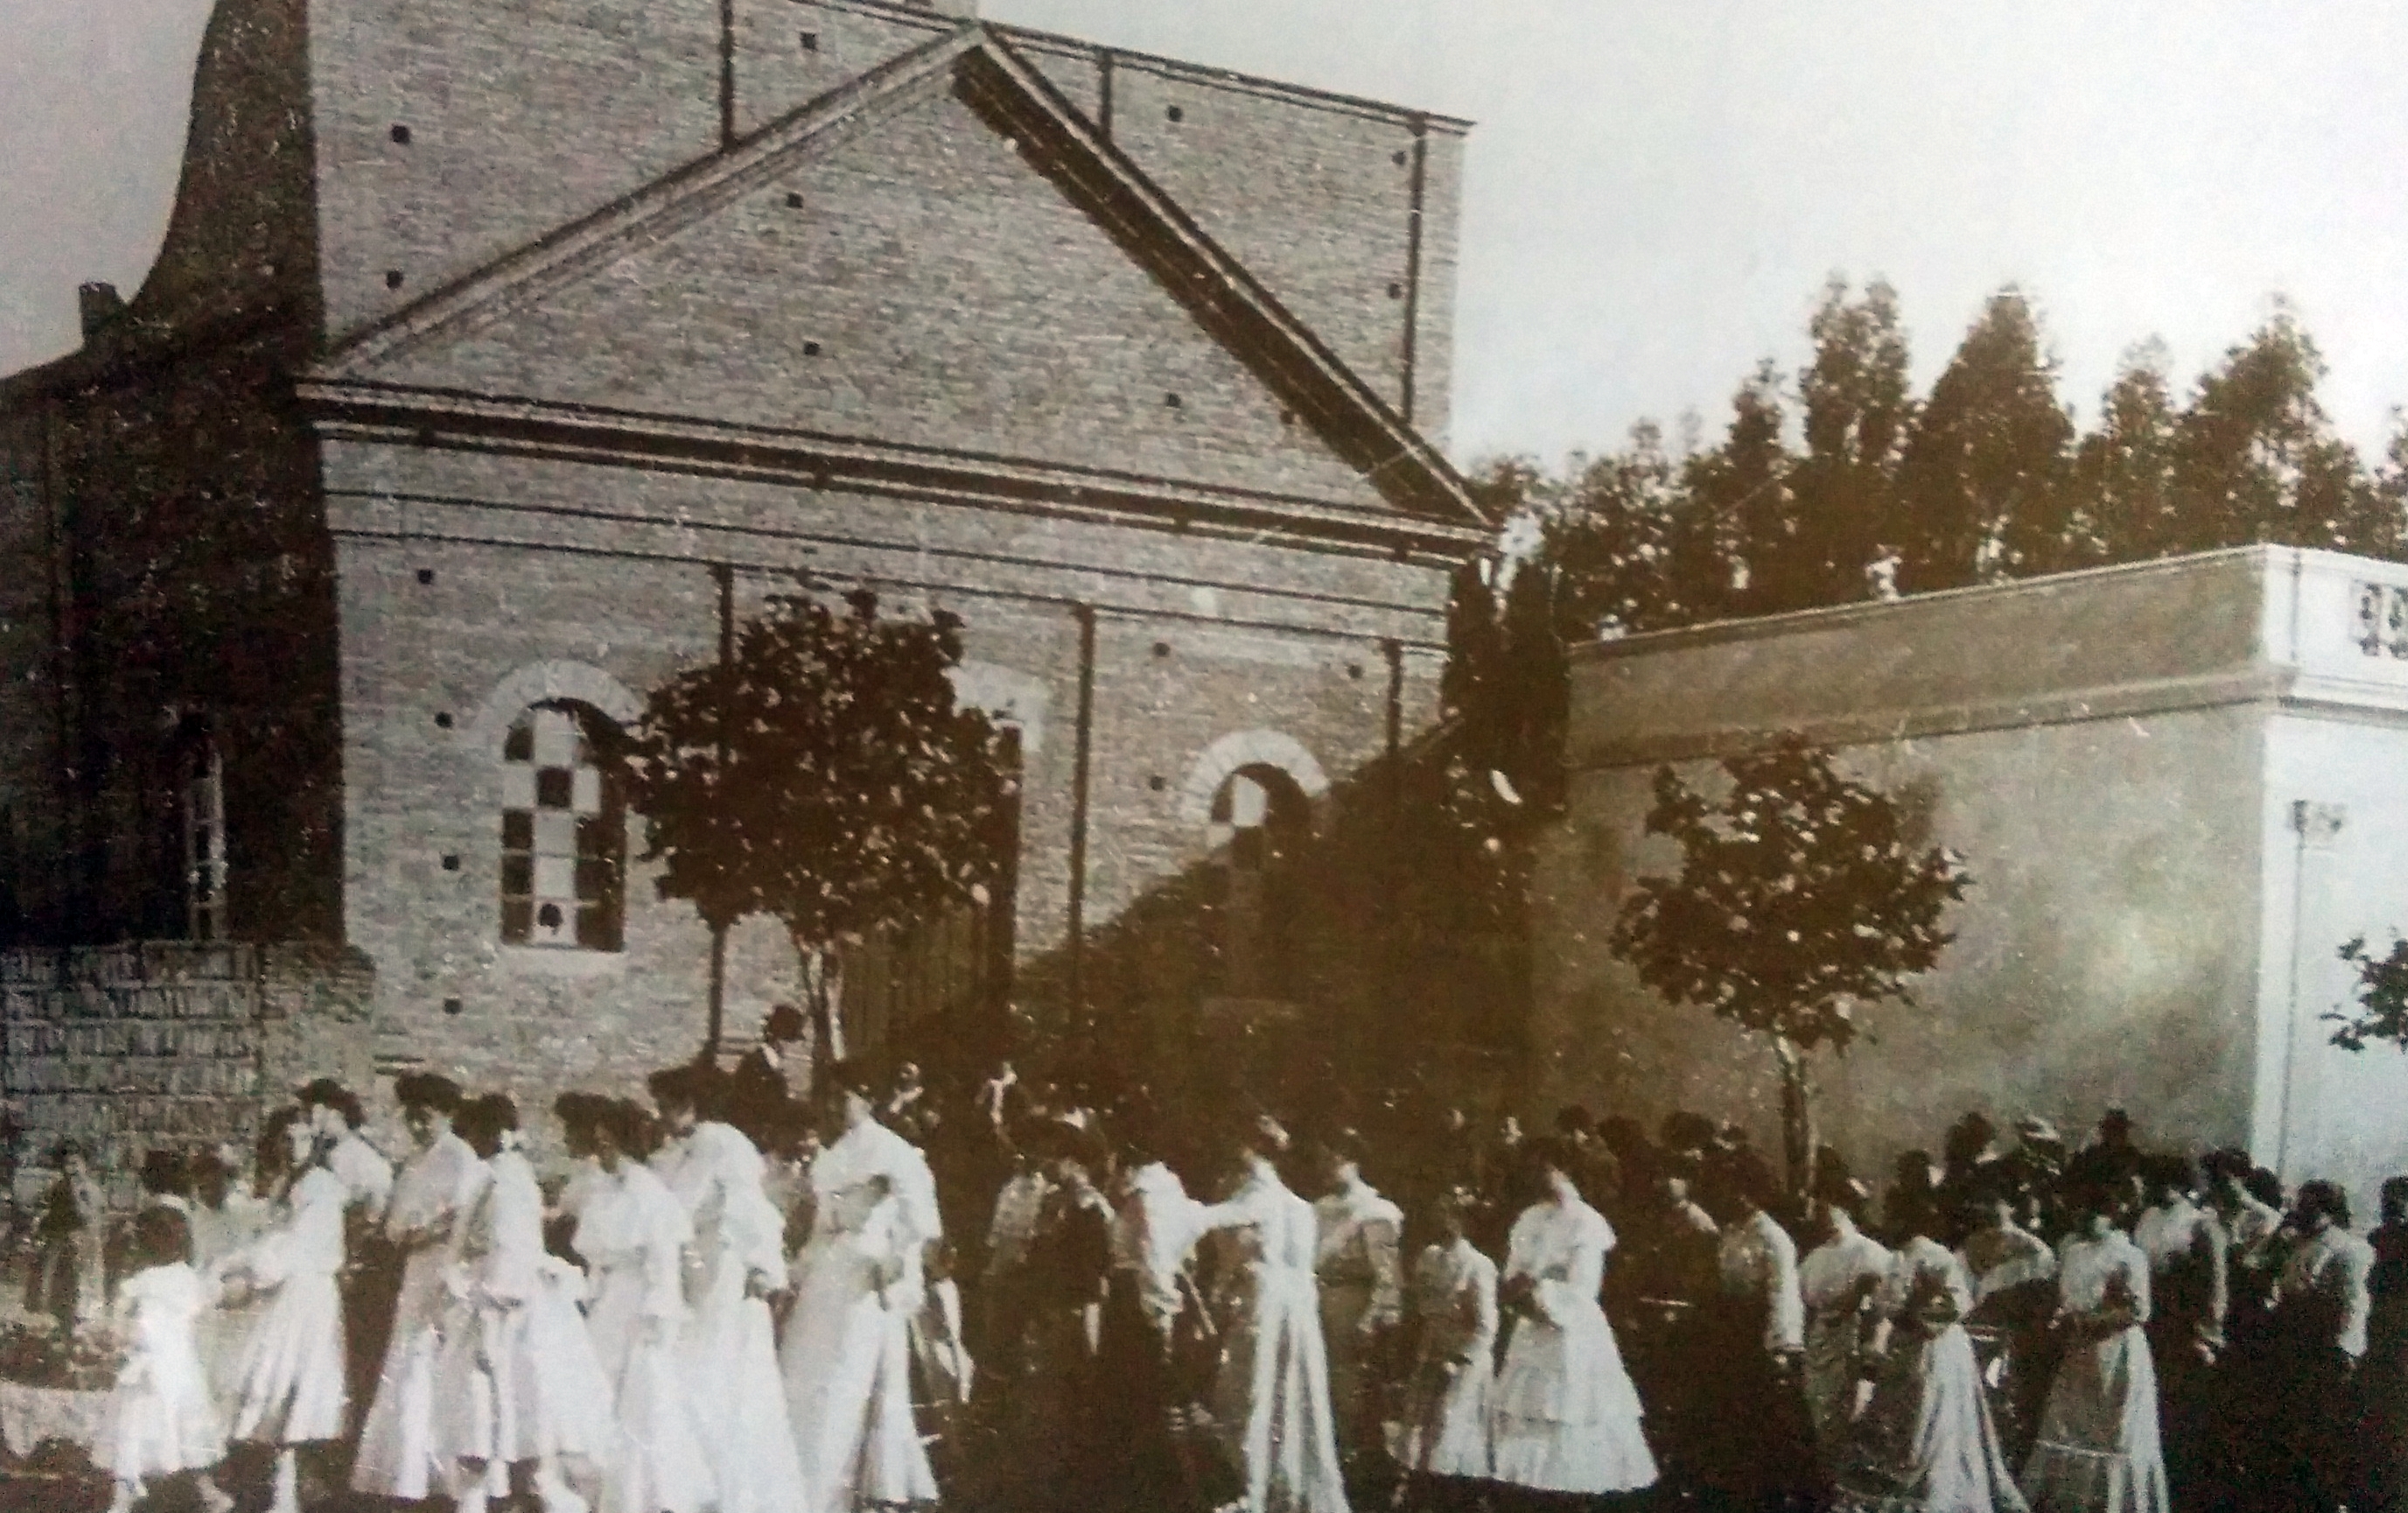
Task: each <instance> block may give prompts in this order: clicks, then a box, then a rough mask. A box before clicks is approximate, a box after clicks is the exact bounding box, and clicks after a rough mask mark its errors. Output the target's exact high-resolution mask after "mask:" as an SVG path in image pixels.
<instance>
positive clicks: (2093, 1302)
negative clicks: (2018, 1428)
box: [2023, 1190, 2171, 1513]
mask: <svg viewBox="0 0 2408 1513" xmlns="http://www.w3.org/2000/svg"><path fill="white" fill-rule="evenodd" d="M2075 1203H2076V1222H2077V1226H2078V1227H2077V1228H2076V1229H2075V1231H2074V1233H2073V1236H2072V1237H2071V1239H2069V1240H2067V1241H2066V1242H2065V1245H2064V1246H2063V1248H2062V1249H2061V1251H2060V1252H2059V1254H2058V1260H2057V1330H2058V1332H2059V1333H2061V1334H2062V1335H2063V1336H2064V1353H2063V1355H2062V1357H2061V1359H2060V1360H2059V1361H2058V1362H2057V1376H2056V1377H2055V1379H2054V1380H2053V1381H2051V1383H2050V1384H2049V1390H2048V1402H2047V1405H2046V1406H2044V1407H2043V1408H2042V1410H2041V1416H2040V1440H2039V1443H2038V1444H2036V1445H2034V1446H2033V1447H2032V1452H2031V1456H2030V1458H2029V1459H2028V1460H2027V1461H2026V1462H2025V1463H2024V1474H2023V1492H2024V1497H2025V1499H2026V1501H2028V1502H2029V1503H2030V1504H2031V1506H2032V1509H2033V1513H2166V1510H2167V1508H2168V1507H2169V1506H2171V1498H2170V1497H2169V1494H2168V1491H2167V1488H2166V1468H2165V1458H2164V1455H2163V1453H2162V1450H2161V1448H2160V1445H2159V1441H2158V1431H2157V1370H2156V1367H2155V1365H2154V1364H2153V1362H2151V1360H2150V1357H2149V1340H2148V1336H2147V1334H2146V1333H2143V1326H2144V1325H2146V1324H2147V1323H2148V1321H2149V1258H2148V1257H2146V1256H2144V1255H2143V1254H2142V1253H2141V1248H2140V1246H2136V1245H2134V1244H2133V1243H2132V1242H2131V1241H2130V1240H2129V1239H2128V1238H2127V1237H2126V1236H2125V1234H2124V1233H2123V1232H2122V1231H2120V1230H2118V1229H2116V1228H2115V1223H2114V1199H2113V1198H2112V1197H2111V1196H2110V1195H2109V1194H2108V1193H2106V1192H2105V1191H2103V1190H2094V1191H2090V1192H2087V1193H2083V1194H2080V1195H2078V1196H2077V1198H2076V1200H2075Z"/></svg>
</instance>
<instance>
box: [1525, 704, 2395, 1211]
mask: <svg viewBox="0 0 2408 1513" xmlns="http://www.w3.org/2000/svg"><path fill="white" fill-rule="evenodd" d="M2262 728H2263V715H2262V714H2261V713H2258V712H2257V711H2256V710H2254V709H2252V708H2250V707H2247V706H2240V707H2235V708H2230V709H2225V710H2211V711H2200V712H2186V713H2173V714H2165V715H2158V716H2152V717H2145V718H2119V719H2112V720H2086V721H2079V722H2073V723H2066V724H2057V725H2047V726H2034V727H2027V728H2020V729H1999V730H1986V731H1979V732H1973V733H1969V734H1965V735H1957V736H1946V737H1939V738H1931V739H1926V740H1920V741H1909V742H1898V743H1893V744H1889V745H1884V746H1863V747H1853V748H1848V749H1846V750H1845V751H1844V752H1843V756H1842V767H1843V769H1844V770H1846V771H1849V772H1850V773H1851V774H1852V775H1856V776H1858V777H1861V778H1864V779H1867V780H1870V781H1871V782H1873V783H1874V784H1876V785H1879V786H1881V787H1882V788H1884V789H1885V790H1887V791H1889V792H1892V793H1894V794H1898V795H1899V796H1901V797H1902V798H1903V799H1904V800H1906V801H1907V803H1908V804H1909V805H1910V806H1911V807H1912V808H1914V809H1915V810H1918V811H1920V812H1921V813H1922V814H1924V815H1925V816H1926V822H1925V823H1926V825H1927V828H1928V837H1929V839H1930V840H1931V841H1934V842H1937V843H1945V844H1950V845H1954V846H1956V847H1957V848H1958V849H1959V850H1960V851H1962V852H1963V853H1965V856H1966V860H1967V865H1968V867H1969V869H1970V871H1971V873H1972V876H1973V878H1974V881H1975V886H1974V888H1973V889H1972V891H1971V894H1970V895H1969V896H1968V898H1967V899H1966V901H1964V902H1963V903H1961V904H1959V905H1958V906H1957V909H1956V911H1955V912H1954V914H1953V915H1952V920H1953V925H1954V928H1955V929H1957V935H1958V938H1957V942H1956V944H1954V945H1953V946H1952V947H1951V948H1950V949H1949V951H1948V953H1947V955H1946V957H1945V958H1943V960H1942V964H1941V966H1940V967H1939V969H1938V970H1936V971H1935V972H1933V973H1930V974H1928V976H1927V977H1925V978H1924V979H1922V980H1921V982H1920V983H1919V984H1918V986H1917V994H1918V998H1919V1000H1920V1003H1919V1006H1917V1007H1913V1008H1909V1007H1902V1006H1897V1005H1885V1006H1882V1007H1879V1008H1876V1009H1873V1010H1871V1011H1869V1012H1868V1013H1867V1016H1866V1018H1865V1020H1864V1023H1865V1026H1866V1030H1867V1033H1866V1034H1865V1035H1864V1036H1863V1037H1861V1038H1860V1040H1859V1042H1858V1043H1857V1045H1856V1047H1855V1048H1854V1049H1853V1050H1852V1051H1851V1052H1850V1053H1849V1054H1848V1055H1847V1057H1846V1058H1845V1059H1836V1058H1826V1059H1823V1060H1822V1062H1821V1063H1820V1072H1819V1074H1818V1085H1819V1095H1818V1103H1817V1107H1818V1111H1819V1115H1820V1117H1821V1119H1822V1121H1823V1126H1824V1128H1823V1134H1824V1138H1825V1139H1826V1140H1827V1141H1828V1142H1830V1143H1832V1144H1834V1145H1836V1146H1839V1147H1840V1149H1841V1150H1842V1152H1843V1153H1844V1154H1845V1155H1846V1156H1847V1157H1848V1158H1849V1160H1851V1162H1852V1163H1853V1164H1854V1165H1855V1166H1856V1169H1857V1170H1858V1171H1859V1172H1860V1173H1863V1174H1868V1175H1869V1176H1874V1177H1885V1175H1886V1173H1887V1170H1888V1167H1889V1165H1890V1163H1891V1162H1892V1160H1894V1158H1895V1157H1896V1155H1897V1154H1898V1153H1899V1152H1900V1151H1902V1150H1906V1149H1912V1148H1916V1147H1923V1148H1929V1149H1933V1150H1935V1151H1936V1149H1937V1148H1938V1146H1939V1144H1940V1142H1941V1138H1942V1134H1943V1132H1944V1131H1945V1130H1946V1128H1947V1125H1948V1124H1949V1122H1950V1121H1951V1120H1953V1119H1955V1118H1956V1117H1957V1116H1959V1115H1961V1114H1963V1113H1964V1112H1965V1111H1967V1110H1968V1109H1975V1108H1978V1109H1981V1110H1984V1111H1985V1112H1986V1113H1987V1114H1988V1115H1989V1116H1990V1117H1991V1118H1992V1119H1993V1120H1994V1121H1995V1122H1997V1123H1999V1124H2000V1125H2001V1126H2004V1125H2005V1124H2007V1123H2008V1122H2009V1121H2010V1120H2011V1119H2013V1118H2014V1117H2016V1116H2018V1115H2021V1114H2025V1113H2036V1114H2040V1115H2042V1116H2043V1117H2049V1118H2052V1119H2056V1120H2057V1121H2059V1122H2060V1123H2061V1124H2063V1125H2066V1126H2068V1127H2069V1132H2070V1133H2073V1132H2078V1131H2081V1130H2083V1129H2085V1128H2087V1127H2088V1126H2089V1125H2090V1124H2091V1123H2093V1122H2094V1121H2095V1120H2096V1119H2097V1118H2098V1117H2099V1115H2100V1112H2101V1111H2102V1110H2103V1109H2104V1108H2106V1107H2108V1106H2110V1105H2111V1104H2122V1105H2124V1106H2126V1107H2128V1108H2129V1109H2130V1111H2131V1112H2132V1114H2133V1117H2135V1118H2136V1119H2137V1120H2138V1121H2139V1123H2140V1125H2141V1128H2142V1132H2143V1137H2144V1138H2146V1139H2150V1140H2159V1139H2162V1140H2166V1141H2170V1142H2176V1143H2179V1144H2181V1145H2183V1146H2207V1145H2222V1144H2229V1143H2234V1142H2238V1141H2240V1140H2242V1139H2244V1138H2246V1136H2247V1133H2248V1130H2249V1116H2250V1109H2251V1100H2252V1096H2253V1095H2252V1076H2253V1072H2254V1065H2255V1045H2256V1033H2255V1022H2254V1021H2255V1016H2256V1012H2257V979H2258V973H2257V956H2256V952H2257V927H2258V915H2259V907H2258V900H2257V886H2258V876H2259V872H2260V868H2259V865H2258V860H2257V857H2258V850H2259V845H2260V839H2259V834H2258V829H2259V826H2258V819H2259V815H2260V813H2261V810H2262V808H2263V805H2262V804H2261V802H2260V800H2259V799H2258V778H2257V773H2258V771H2259V764H2260V755H2259V753H2260V744H2261V740H2262ZM1651 771H1652V770H1651V769H1649V768H1646V767H1628V768H1621V769H1613V770H1605V771H1593V772H1590V773H1587V774H1584V775H1583V776H1582V777H1580V778H1579V779H1578V780H1577V782H1576V784H1575V787H1574V792H1573V798H1572V806H1571V814H1570V820H1569V823H1568V825H1567V826H1566V827H1565V828H1564V829H1563V830H1562V831H1560V832H1559V833H1558V834H1557V835H1556V836H1555V838H1554V840H1553V842H1552V843H1550V845H1549V847H1548V850H1547V855H1546V857H1545V859H1544V861H1543V862H1542V865H1541V876H1540V899H1539V906H1540V919H1541V924H1540V931H1541V933H1540V945H1539V972H1540V976H1539V983H1538V992H1537V1016H1538V1021H1539V1022H1538V1031H1539V1032H1538V1036H1537V1040H1538V1045H1539V1055H1540V1059H1541V1065H1540V1068H1539V1076H1538V1078H1537V1079H1536V1081H1537V1088H1538V1096H1537V1104H1538V1106H1536V1107H1534V1108H1533V1109H1532V1110H1531V1112H1532V1113H1534V1114H1536V1115H1539V1116H1541V1117H1544V1116H1545V1115H1547V1114H1548V1113H1550V1112H1551V1111H1552V1109H1553V1108H1554V1107H1555V1106H1557V1105H1559V1104H1561V1103H1564V1102H1573V1101H1579V1102H1586V1103H1588V1104H1589V1105H1590V1106H1591V1107H1592V1108H1593V1109H1594V1110H1596V1111H1598V1112H1601V1113H1621V1114H1628V1115H1631V1116H1633V1117H1638V1118H1640V1119H1641V1120H1642V1121H1644V1122H1646V1123H1648V1124H1650V1125H1651V1126H1652V1125H1653V1124H1654V1122H1655V1121H1656V1120H1657V1119H1659V1118H1660V1117H1662V1116H1663V1114H1664V1113H1665V1112H1667V1111H1668V1110H1670V1109H1671V1108H1674V1107H1688V1108H1695V1109H1697V1110H1698V1111H1699V1112H1701V1113H1704V1114H1707V1115H1709V1116H1710V1117H1714V1118H1716V1119H1727V1118H1740V1119H1742V1120H1743V1121H1745V1122H1747V1123H1749V1124H1751V1125H1752V1127H1753V1128H1754V1129H1755V1130H1756V1138H1757V1140H1758V1141H1759V1143H1760V1146H1761V1147H1762V1148H1765V1149H1767V1150H1768V1151H1777V1150H1778V1149H1779V1148H1780V1147H1779V1125H1778V1113H1777V1110H1778V1103H1777V1101H1776V1098H1777V1086H1778V1085H1777V1081H1776V1077H1775V1073H1774V1070H1773V1066H1772V1062H1771V1059H1770V1053H1769V1051H1767V1050H1766V1049H1765V1048H1763V1047H1762V1046H1760V1045H1752V1044H1750V1043H1748V1042H1747V1041H1746V1040H1744V1039H1743V1037H1742V1036H1741V1035H1740V1034H1739V1033H1738V1032H1737V1031H1736V1030H1732V1029H1731V1028H1729V1027H1728V1026H1727V1025H1725V1024H1723V1023H1722V1022H1721V1021H1719V1020H1715V1019H1713V1018H1712V1017H1711V1016H1709V1015H1708V1014H1707V1013H1706V1012H1705V1011H1703V1010H1699V1009H1694V1008H1686V1007H1673V1006H1670V1005H1667V1004H1665V1003H1663V1002H1662V1001H1660V1000H1657V999H1656V998H1655V997H1654V995H1653V994H1651V993H1649V992H1648V991H1647V990H1646V989H1644V988H1643V987H1641V986H1640V985H1639V983H1638V982H1637V980H1636V977H1635V975H1634V974H1633V973H1631V972H1630V970H1629V969H1628V968H1627V966H1625V965H1623V964H1622V963H1621V962H1619V961H1616V960H1614V959H1613V958H1612V956H1611V953H1610V951H1609V949H1608V946H1607V937H1608V935H1609V933H1610V930H1611V928H1612V919H1613V913H1614V910H1615V909H1616V907H1617V906H1618V903H1619V901H1620V899H1621V898H1622V897H1623V895H1624V894H1625V892H1626V891H1627V889H1628V888H1629V887H1630V886H1632V884H1633V883H1634V881H1635V880H1636V879H1637V878H1638V877H1639V876H1641V875H1644V874H1648V873H1657V872H1671V871H1673V870H1675V869H1676V868H1677V866H1678V857H1677V852H1676V851H1675V850H1674V848H1673V847H1672V845H1671V843H1670V842H1668V841H1665V840H1663V839H1661V838H1651V837H1647V836H1645V835H1644V833H1643V827H1644V822H1645V815H1646V809H1647V805H1648V784H1649V781H1650V773H1651ZM1682 771H1684V775H1687V776H1688V777H1689V778H1690V780H1691V781H1692V782H1696V781H1698V780H1699V778H1700V777H1701V776H1704V775H1705V774H1707V773H1710V772H1711V771H1712V764H1711V763H1707V762H1703V761H1694V762H1689V763H1685V764H1683V767H1682ZM2403 818H2408V816H2403ZM2402 917H2403V919H2408V915H2403V916H2402ZM2403 1073H2408V1069H2403Z"/></svg>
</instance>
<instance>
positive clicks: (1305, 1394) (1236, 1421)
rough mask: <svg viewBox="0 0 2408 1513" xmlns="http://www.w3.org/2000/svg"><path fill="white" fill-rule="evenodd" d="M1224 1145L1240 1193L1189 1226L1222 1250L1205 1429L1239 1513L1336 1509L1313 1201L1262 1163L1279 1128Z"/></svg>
mask: <svg viewBox="0 0 2408 1513" xmlns="http://www.w3.org/2000/svg"><path fill="white" fill-rule="evenodd" d="M1232 1145H1233V1147H1234V1148H1233V1151H1232V1154H1233V1157H1234V1162H1233V1164H1234V1165H1235V1166H1236V1167H1237V1170H1238V1173H1239V1176H1238V1185H1237V1189H1236V1190H1235V1191H1234V1192H1232V1193H1231V1194H1230V1196H1229V1197H1228V1199H1227V1200H1226V1202H1224V1203H1216V1204H1214V1205H1212V1206H1211V1207H1210V1208H1207V1209H1205V1210H1204V1211H1203V1212H1202V1214H1201V1215H1199V1216H1198V1219H1199V1224H1198V1232H1199V1233H1218V1235H1219V1241H1218V1243H1219V1246H1220V1255H1219V1265H1218V1269H1217V1283H1216V1285H1215V1287H1214V1290H1213V1291H1214V1298H1213V1302H1214V1311H1215V1313H1216V1315H1217V1316H1218V1317H1219V1318H1220V1319H1221V1320H1222V1324H1221V1342H1222V1343H1221V1365H1220V1370H1219V1372H1218V1373H1217V1374H1216V1376H1215V1377H1214V1380H1213V1386H1212V1394H1211V1413H1212V1423H1213V1429H1214V1432H1215V1434H1217V1436H1218V1438H1219V1439H1220V1442H1221V1446H1222V1451H1223V1454H1224V1455H1225V1456H1226V1459H1227V1461H1228V1463H1229V1465H1230V1466H1231V1467H1232V1468H1233V1469H1234V1470H1235V1472H1236V1473H1237V1476H1238V1479H1239V1482H1240V1486H1241V1487H1242V1488H1243V1493H1242V1500H1241V1502H1240V1506H1242V1507H1243V1508H1244V1509H1245V1513H1345V1509H1346V1487H1345V1478H1344V1477H1343V1475H1342V1474H1341V1472H1340V1468H1339V1463H1338V1439H1337V1428H1336V1422H1335V1419H1334V1418H1333V1416H1332V1413H1331V1410H1330V1403H1329V1361H1328V1357H1327V1356H1326V1353H1325V1352H1324V1350H1323V1347H1322V1338H1321V1302H1320V1298H1319V1296H1318V1293H1319V1289H1318V1287H1317V1286H1316V1284H1315V1282H1314V1280H1313V1269H1312V1268H1313V1261H1314V1259H1315V1257H1316V1256H1317V1254H1318V1252H1319V1248H1320V1246H1319V1232H1318V1231H1319V1226H1318V1223H1317V1221H1316V1219H1315V1218H1314V1217H1313V1212H1312V1204H1311V1203H1307V1202H1305V1201H1304V1200H1303V1199H1302V1198H1299V1197H1297V1195H1296V1194H1295V1193H1293V1192H1290V1191H1289V1190H1288V1189H1287V1187H1286V1185H1285V1184H1283V1183H1282V1182H1281V1181H1280V1179H1279V1174H1278V1172H1277V1171H1276V1170H1274V1169H1273V1167H1272V1165H1271V1158H1272V1156H1273V1155H1275V1154H1277V1153H1278V1152H1280V1151H1282V1150H1283V1149H1284V1148H1285V1146H1286V1137H1285V1136H1284V1135H1283V1133H1281V1132H1280V1131H1279V1129H1278V1126H1276V1125H1274V1124H1271V1123H1270V1122H1269V1120H1259V1121H1256V1122H1254V1124H1251V1125H1249V1126H1247V1127H1246V1128H1245V1129H1244V1130H1242V1131H1240V1133H1239V1134H1238V1136H1237V1138H1236V1139H1235V1140H1234V1141H1233V1142H1232Z"/></svg>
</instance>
